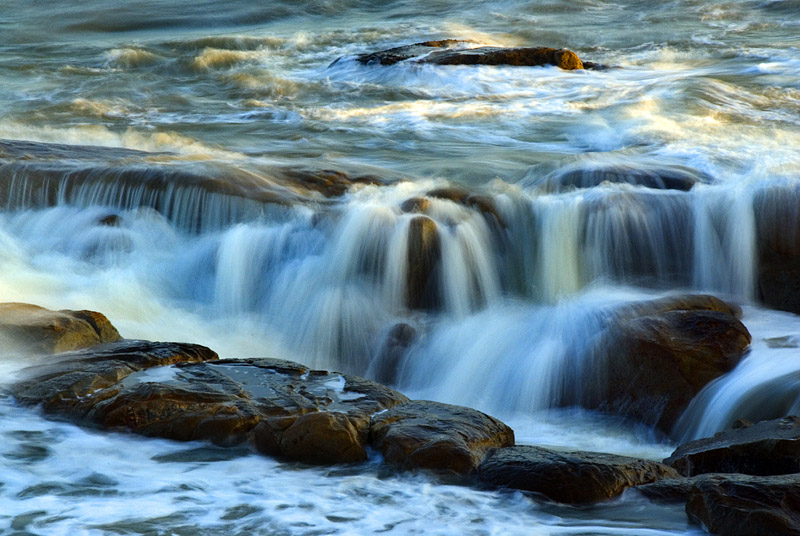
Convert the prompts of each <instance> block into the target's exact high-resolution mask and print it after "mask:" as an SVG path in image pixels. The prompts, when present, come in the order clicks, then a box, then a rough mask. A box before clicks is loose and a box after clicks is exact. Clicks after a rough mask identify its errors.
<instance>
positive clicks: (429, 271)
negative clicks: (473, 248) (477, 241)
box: [406, 216, 442, 309]
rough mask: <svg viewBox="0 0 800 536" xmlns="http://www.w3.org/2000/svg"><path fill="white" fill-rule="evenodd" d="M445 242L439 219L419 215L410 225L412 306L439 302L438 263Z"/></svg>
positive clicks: (424, 306)
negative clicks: (437, 224) (440, 232)
mask: <svg viewBox="0 0 800 536" xmlns="http://www.w3.org/2000/svg"><path fill="white" fill-rule="evenodd" d="M441 256H442V246H441V241H440V239H439V229H438V228H437V226H436V222H434V221H433V220H432V219H430V218H428V217H427V216H416V217H414V218H413V219H412V220H411V222H409V225H408V254H407V277H408V279H407V282H406V305H407V306H408V307H409V308H410V309H435V308H437V307H438V306H439V304H440V301H441V298H440V296H439V289H438V287H439V263H440V260H441Z"/></svg>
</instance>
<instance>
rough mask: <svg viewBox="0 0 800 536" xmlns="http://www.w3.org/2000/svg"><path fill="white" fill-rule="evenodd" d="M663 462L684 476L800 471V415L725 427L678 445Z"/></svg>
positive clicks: (771, 473) (766, 473)
mask: <svg viewBox="0 0 800 536" xmlns="http://www.w3.org/2000/svg"><path fill="white" fill-rule="evenodd" d="M664 463H666V464H667V465H669V466H671V467H673V468H675V469H676V470H677V471H678V472H680V473H681V474H682V475H685V476H691V475H697V474H701V473H744V474H749V475H782V474H788V473H800V418H798V417H785V418H783V419H776V420H771V421H762V422H759V423H758V424H752V425H750V426H746V423H740V426H739V428H735V429H732V430H725V431H723V432H720V433H718V434H716V435H715V436H714V437H709V438H704V439H697V440H695V441H690V442H688V443H685V444H683V445H681V446H679V447H678V448H677V449H676V450H675V452H673V453H672V455H671V456H670V457H669V458H667V459H666V460H664Z"/></svg>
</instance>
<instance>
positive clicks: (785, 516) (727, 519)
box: [686, 474, 800, 536]
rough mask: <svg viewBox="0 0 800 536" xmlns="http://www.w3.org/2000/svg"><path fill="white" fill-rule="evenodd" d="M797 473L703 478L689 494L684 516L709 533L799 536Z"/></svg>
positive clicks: (799, 488)
mask: <svg viewBox="0 0 800 536" xmlns="http://www.w3.org/2000/svg"><path fill="white" fill-rule="evenodd" d="M799 490H800V474H793V475H783V476H769V477H765V476H751V475H737V474H731V475H713V474H709V475H702V476H700V477H698V478H697V479H696V480H695V482H694V485H693V486H692V489H691V490H690V491H689V497H688V501H687V503H686V513H687V515H688V516H689V519H690V520H691V521H693V522H694V523H697V524H700V525H702V526H703V527H704V528H705V529H706V530H708V531H709V532H710V533H712V534H721V535H724V536H779V535H786V536H788V535H794V536H796V535H797V534H800V491H799Z"/></svg>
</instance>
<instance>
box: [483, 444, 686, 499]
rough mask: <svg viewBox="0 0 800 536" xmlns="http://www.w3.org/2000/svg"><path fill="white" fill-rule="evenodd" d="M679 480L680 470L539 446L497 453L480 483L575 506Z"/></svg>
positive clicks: (488, 461) (489, 460)
mask: <svg viewBox="0 0 800 536" xmlns="http://www.w3.org/2000/svg"><path fill="white" fill-rule="evenodd" d="M677 476H679V475H678V473H677V472H675V470H673V469H671V468H669V467H667V466H666V465H663V464H660V463H658V462H653V461H649V460H641V459H638V458H629V457H626V456H616V455H613V454H604V453H598V452H556V451H553V450H548V449H544V448H541V447H533V446H516V447H510V448H504V449H497V450H494V451H492V452H490V453H489V454H488V455H487V456H486V459H485V460H484V461H483V463H481V465H480V467H479V468H478V477H479V478H480V479H481V480H482V481H484V482H487V483H489V484H492V485H495V486H504V487H509V488H513V489H520V490H525V491H533V492H536V493H541V494H542V495H545V496H546V497H548V498H549V499H552V500H554V501H558V502H562V503H569V504H580V503H588V502H596V501H601V500H606V499H610V498H612V497H616V496H617V495H619V494H620V493H622V492H623V491H624V490H625V489H626V488H628V487H630V486H638V485H640V484H646V483H649V482H655V481H657V480H660V479H663V478H674V477H677Z"/></svg>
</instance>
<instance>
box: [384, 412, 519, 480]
mask: <svg viewBox="0 0 800 536" xmlns="http://www.w3.org/2000/svg"><path fill="white" fill-rule="evenodd" d="M370 440H371V442H372V444H373V446H374V447H375V448H377V449H380V451H381V452H382V453H383V456H384V459H385V461H386V462H388V463H391V464H395V465H398V466H400V467H402V468H403V469H430V470H435V471H447V472H453V473H456V474H460V475H466V474H469V473H471V472H472V471H473V470H475V468H476V467H477V466H478V464H480V462H481V460H482V459H483V457H484V455H485V453H486V451H487V450H488V449H490V448H492V447H505V446H510V445H513V444H514V431H513V430H512V429H511V428H509V427H508V426H506V425H505V424H503V423H502V422H500V421H499V420H497V419H495V418H494V417H490V416H489V415H486V414H485V413H481V412H480V411H477V410H474V409H470V408H465V407H462V406H453V405H450V404H442V403H439V402H429V401H425V400H414V401H411V402H406V403H404V404H399V405H397V406H395V407H394V408H392V409H390V410H389V411H386V412H383V413H380V414H377V415H375V416H374V417H373V419H372V429H371V431H370Z"/></svg>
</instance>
